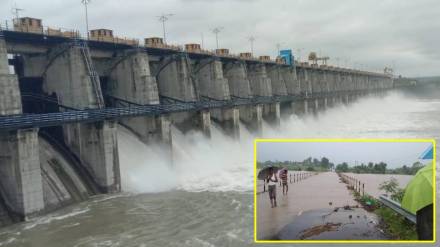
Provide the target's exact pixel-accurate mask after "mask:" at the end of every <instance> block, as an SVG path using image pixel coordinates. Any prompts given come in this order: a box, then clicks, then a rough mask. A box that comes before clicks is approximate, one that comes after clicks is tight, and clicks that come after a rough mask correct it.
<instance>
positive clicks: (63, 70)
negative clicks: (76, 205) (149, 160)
mask: <svg viewBox="0 0 440 247" xmlns="http://www.w3.org/2000/svg"><path fill="white" fill-rule="evenodd" d="M60 48H62V47H60ZM85 49H88V48H87V47H83V46H71V47H67V49H65V50H62V52H60V51H59V50H58V51H57V49H55V51H53V52H51V53H50V54H49V55H48V57H49V58H50V61H48V67H47V69H46V72H45V74H44V75H43V79H44V80H43V90H44V91H45V92H46V93H47V94H53V93H55V94H56V95H57V97H58V99H59V101H60V103H61V104H63V105H66V106H69V107H73V108H77V109H86V108H98V107H99V104H98V103H99V98H102V95H100V92H101V89H100V82H99V78H96V77H95V78H93V76H94V74H96V71H93V70H92V67H91V58H90V55H89V52H88V50H85ZM92 80H95V81H92ZM97 87H99V88H97ZM63 130H64V141H65V143H66V144H67V145H68V146H69V147H70V148H71V150H72V151H73V152H74V153H75V154H76V155H77V156H78V157H79V158H80V159H81V162H82V163H83V164H84V165H85V166H86V167H87V169H88V171H89V173H90V174H91V175H92V176H93V178H94V180H95V182H96V184H97V185H98V186H99V187H100V188H101V191H103V192H117V191H120V172H119V157H118V150H117V132H116V130H117V124H116V123H115V122H112V121H103V122H98V123H84V124H67V125H64V126H63Z"/></svg>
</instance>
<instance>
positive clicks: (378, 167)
mask: <svg viewBox="0 0 440 247" xmlns="http://www.w3.org/2000/svg"><path fill="white" fill-rule="evenodd" d="M422 167H423V164H422V163H420V162H415V163H414V164H413V165H412V166H407V165H404V166H402V167H399V168H395V169H387V164H386V163H385V162H379V163H373V162H369V163H368V164H364V163H362V164H360V165H357V166H353V167H350V166H348V164H347V163H346V162H343V163H341V164H338V165H336V169H335V170H336V172H353V173H373V174H404V175H414V174H416V173H417V171H418V170H420V169H421V168H422Z"/></svg>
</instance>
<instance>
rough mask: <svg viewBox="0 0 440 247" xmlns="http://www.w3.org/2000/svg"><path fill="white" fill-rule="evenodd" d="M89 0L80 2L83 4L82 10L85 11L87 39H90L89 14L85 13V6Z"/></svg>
mask: <svg viewBox="0 0 440 247" xmlns="http://www.w3.org/2000/svg"><path fill="white" fill-rule="evenodd" d="M90 1H91V0H81V2H82V4H84V8H85V10H86V29H87V39H89V38H90V36H89V14H88V11H87V5H88V4H89V3H90Z"/></svg>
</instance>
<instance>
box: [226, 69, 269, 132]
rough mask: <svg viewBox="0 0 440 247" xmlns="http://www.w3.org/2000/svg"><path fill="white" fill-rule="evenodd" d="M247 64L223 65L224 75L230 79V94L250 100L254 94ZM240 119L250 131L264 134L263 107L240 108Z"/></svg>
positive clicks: (249, 106)
mask: <svg viewBox="0 0 440 247" xmlns="http://www.w3.org/2000/svg"><path fill="white" fill-rule="evenodd" d="M246 71H247V69H246V64H245V63H244V62H242V61H237V62H227V63H225V64H223V74H224V76H225V78H227V79H228V84H229V92H230V94H231V96H232V97H237V98H244V99H249V98H252V96H253V94H252V91H251V86H250V82H249V79H248V76H247V72H246ZM238 110H239V119H240V121H241V122H243V123H244V124H245V126H246V128H248V129H249V130H250V131H252V132H254V133H257V134H258V135H260V136H261V134H262V126H263V120H262V106H261V105H247V106H239V107H238Z"/></svg>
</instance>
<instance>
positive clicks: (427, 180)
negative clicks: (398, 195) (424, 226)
mask: <svg viewBox="0 0 440 247" xmlns="http://www.w3.org/2000/svg"><path fill="white" fill-rule="evenodd" d="M432 176H433V169H432V162H431V163H430V164H429V165H426V166H425V167H423V168H422V169H420V170H419V171H418V172H417V173H416V175H415V176H414V178H413V179H412V180H411V181H410V182H409V184H408V185H407V186H406V189H405V195H404V196H403V199H402V207H403V208H404V209H406V210H408V211H410V212H411V213H413V214H416V212H417V211H418V210H420V209H422V208H424V207H426V206H428V205H429V204H432V202H433V199H432V197H433V194H432V193H433V192H432V187H433V186H432Z"/></svg>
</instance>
